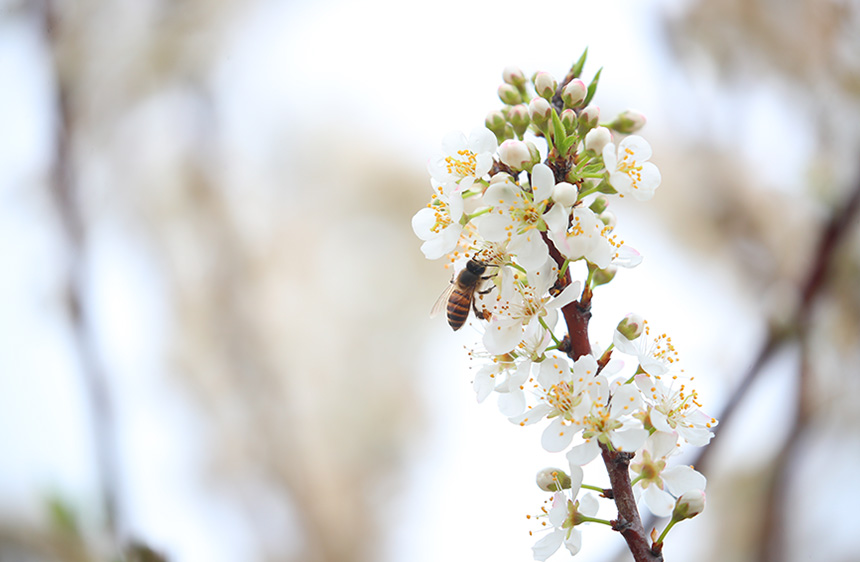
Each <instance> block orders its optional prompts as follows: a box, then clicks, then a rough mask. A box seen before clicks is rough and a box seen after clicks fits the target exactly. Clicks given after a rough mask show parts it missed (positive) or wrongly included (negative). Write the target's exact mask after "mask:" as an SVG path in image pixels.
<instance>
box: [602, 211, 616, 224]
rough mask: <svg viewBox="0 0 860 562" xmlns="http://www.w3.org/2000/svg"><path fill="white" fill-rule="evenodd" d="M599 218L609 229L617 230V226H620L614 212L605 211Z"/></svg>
mask: <svg viewBox="0 0 860 562" xmlns="http://www.w3.org/2000/svg"><path fill="white" fill-rule="evenodd" d="M597 218H599V219H600V222H602V223H603V224H604V225H606V226H608V227H609V228H615V225H616V224H618V218H617V217H616V216H615V213H613V212H612V211H603V212H602V213H600V214H599V215H597Z"/></svg>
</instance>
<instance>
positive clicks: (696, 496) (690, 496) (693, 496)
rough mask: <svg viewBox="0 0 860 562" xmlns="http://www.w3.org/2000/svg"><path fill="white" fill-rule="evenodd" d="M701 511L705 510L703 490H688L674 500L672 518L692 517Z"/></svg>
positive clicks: (681, 519) (679, 519)
mask: <svg viewBox="0 0 860 562" xmlns="http://www.w3.org/2000/svg"><path fill="white" fill-rule="evenodd" d="M703 511H705V492H703V491H702V490H690V491H689V492H687V493H685V494H683V495H682V496H681V497H680V498H678V501H676V502H675V510H674V511H673V512H672V520H673V521H683V520H684V519H692V518H693V517H695V516H696V515H698V514H700V513H702V512H703Z"/></svg>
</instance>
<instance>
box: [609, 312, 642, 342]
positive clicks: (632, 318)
mask: <svg viewBox="0 0 860 562" xmlns="http://www.w3.org/2000/svg"><path fill="white" fill-rule="evenodd" d="M616 329H617V330H618V332H619V333H620V334H621V335H622V336H624V337H625V338H627V339H628V340H630V341H633V340H635V339H636V338H638V337H639V336H641V335H642V332H643V331H644V330H645V319H644V318H642V317H641V316H639V315H638V314H628V315H627V316H625V317H624V320H622V321H621V322H619V323H618V327H617V328H616Z"/></svg>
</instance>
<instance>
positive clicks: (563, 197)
mask: <svg viewBox="0 0 860 562" xmlns="http://www.w3.org/2000/svg"><path fill="white" fill-rule="evenodd" d="M578 196H579V190H577V189H576V186H575V185H573V184H570V183H567V182H566V181H563V182H561V183H557V184H555V187H554V188H553V189H552V200H553V201H555V202H556V203H558V204H559V205H561V206H563V207H573V205H574V203H576V199H577V197H578Z"/></svg>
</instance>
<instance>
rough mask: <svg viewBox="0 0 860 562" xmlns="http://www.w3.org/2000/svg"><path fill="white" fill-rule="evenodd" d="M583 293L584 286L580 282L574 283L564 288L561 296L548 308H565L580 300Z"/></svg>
mask: <svg viewBox="0 0 860 562" xmlns="http://www.w3.org/2000/svg"><path fill="white" fill-rule="evenodd" d="M581 292H582V284H581V283H580V282H579V281H574V282H573V283H571V284H570V285H568V286H567V287H565V288H564V290H563V291H562V292H561V294H560V295H558V296H557V297H555V298H554V299H552V300H551V301H550V302H549V303H547V305H546V307H547V308H564V307H565V306H567V305H569V304H570V303H572V302H573V301H575V300H576V299H578V298H579V295H580V293H581Z"/></svg>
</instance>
